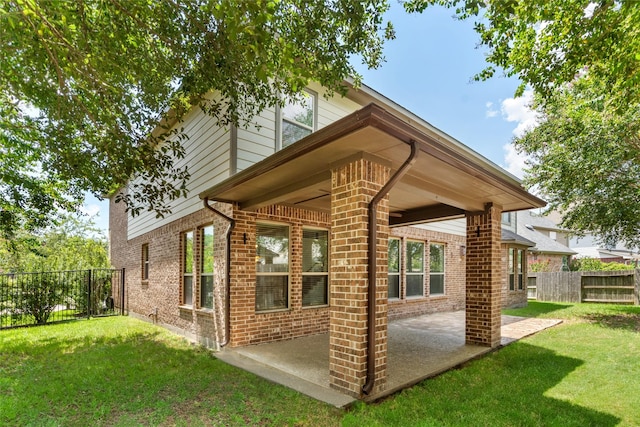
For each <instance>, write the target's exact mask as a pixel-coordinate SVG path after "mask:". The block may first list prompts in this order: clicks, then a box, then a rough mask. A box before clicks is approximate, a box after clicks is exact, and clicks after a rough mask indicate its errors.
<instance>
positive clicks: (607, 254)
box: [574, 246, 640, 260]
mask: <svg viewBox="0 0 640 427" xmlns="http://www.w3.org/2000/svg"><path fill="white" fill-rule="evenodd" d="M574 250H575V251H576V252H577V253H578V255H577V257H578V258H596V259H607V258H622V259H625V260H638V259H640V255H638V254H636V253H633V251H628V250H622V251H621V250H615V249H611V250H609V249H602V248H599V247H597V246H591V247H586V248H574Z"/></svg>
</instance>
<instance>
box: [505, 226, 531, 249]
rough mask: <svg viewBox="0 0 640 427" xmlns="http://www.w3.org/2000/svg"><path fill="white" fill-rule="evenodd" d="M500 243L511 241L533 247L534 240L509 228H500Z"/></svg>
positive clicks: (514, 243)
mask: <svg viewBox="0 0 640 427" xmlns="http://www.w3.org/2000/svg"><path fill="white" fill-rule="evenodd" d="M502 243H511V244H513V245H522V246H527V247H533V246H535V245H536V243H535V242H533V241H531V240H528V239H525V238H524V237H522V236H520V235H519V234H516V233H514V232H513V231H511V230H506V229H504V228H503V229H502Z"/></svg>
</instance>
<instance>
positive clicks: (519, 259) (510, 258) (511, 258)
mask: <svg viewBox="0 0 640 427" xmlns="http://www.w3.org/2000/svg"><path fill="white" fill-rule="evenodd" d="M524 266H525V250H524V249H522V248H517V247H515V246H510V247H509V251H508V254H507V276H508V277H507V280H508V282H509V291H512V292H517V291H523V290H525V286H524Z"/></svg>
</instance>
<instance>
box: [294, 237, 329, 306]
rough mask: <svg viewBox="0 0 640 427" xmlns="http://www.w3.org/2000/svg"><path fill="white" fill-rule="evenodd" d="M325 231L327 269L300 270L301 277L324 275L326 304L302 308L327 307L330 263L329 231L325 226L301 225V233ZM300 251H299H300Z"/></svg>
mask: <svg viewBox="0 0 640 427" xmlns="http://www.w3.org/2000/svg"><path fill="white" fill-rule="evenodd" d="M305 230H307V231H309V230H310V231H314V230H316V231H325V232H326V233H327V271H308V272H305V271H302V277H304V276H324V277H326V278H327V289H326V292H327V303H326V304H319V305H302V308H303V309H308V308H320V307H328V306H329V305H330V302H331V301H330V298H331V295H330V293H329V289H330V285H331V284H330V282H329V266H330V265H331V258H330V256H331V231H330V230H328V229H326V228H319V227H307V226H303V227H302V233H303V235H304V231H305ZM289 234H291V228H289ZM302 251H304V247H303V248H302ZM302 251H301V252H300V253H302ZM289 261H291V258H289ZM289 271H291V269H289ZM289 298H291V296H290V295H289Z"/></svg>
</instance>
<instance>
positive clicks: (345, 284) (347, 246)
mask: <svg viewBox="0 0 640 427" xmlns="http://www.w3.org/2000/svg"><path fill="white" fill-rule="evenodd" d="M389 175H390V169H389V167H387V166H383V165H381V164H378V163H374V162H372V161H370V160H367V159H364V158H359V159H354V160H353V161H351V162H350V163H347V164H344V165H341V166H337V167H336V168H335V169H334V170H332V177H331V180H332V184H331V187H332V188H331V215H332V229H331V240H332V242H333V245H332V246H331V257H332V259H331V269H330V277H331V285H330V288H331V319H330V348H329V373H330V384H331V386H332V387H333V388H336V389H338V390H340V391H342V392H344V393H347V394H350V395H352V396H356V397H357V396H360V395H361V390H360V388H361V387H362V385H364V383H365V380H366V374H367V361H368V359H367V344H368V343H367V339H368V337H367V330H368V314H369V313H368V287H369V275H368V267H369V266H368V260H369V255H368V239H369V225H368V220H369V218H368V217H369V211H368V206H369V202H370V201H371V200H372V198H373V197H374V196H375V195H376V194H377V193H378V191H380V189H381V188H382V186H383V185H384V184H385V183H386V182H387V181H388V180H389ZM388 209H389V208H388V200H387V199H384V200H382V201H381V202H380V203H379V204H378V209H377V213H378V216H377V218H376V223H377V230H378V236H377V239H378V240H377V242H376V243H377V244H376V254H377V256H376V259H377V260H378V263H377V268H376V272H377V280H376V294H375V295H376V312H375V313H374V314H375V316H376V319H375V325H376V326H375V328H376V330H375V355H374V357H375V373H374V377H375V385H374V388H373V390H372V393H377V392H378V391H380V390H382V389H383V388H384V385H385V382H386V364H387V295H388V290H387V255H388V248H387V239H388V236H389V226H388V224H389V215H388Z"/></svg>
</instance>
